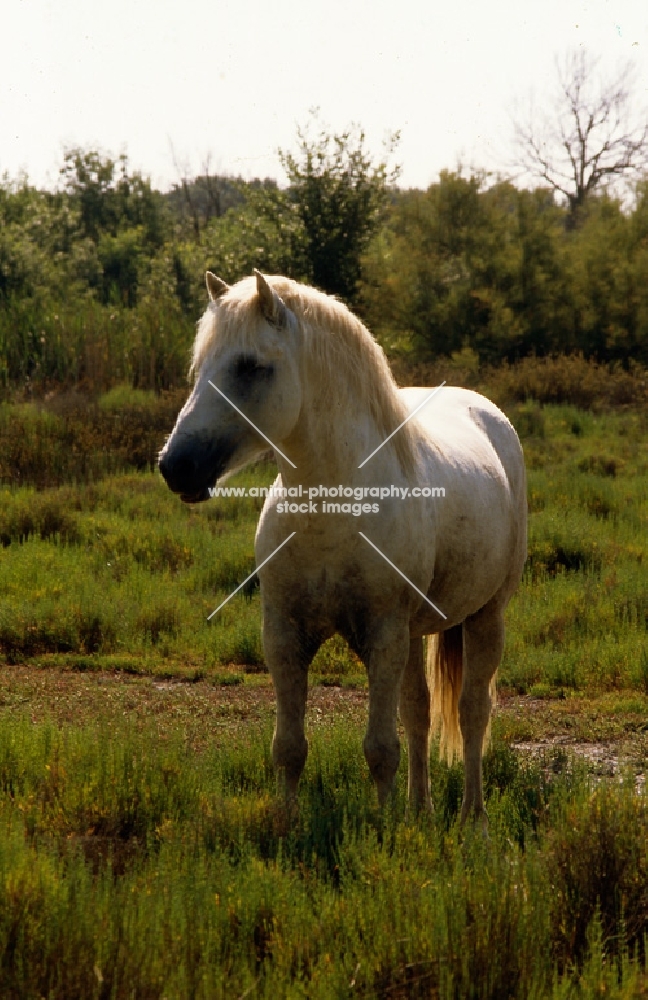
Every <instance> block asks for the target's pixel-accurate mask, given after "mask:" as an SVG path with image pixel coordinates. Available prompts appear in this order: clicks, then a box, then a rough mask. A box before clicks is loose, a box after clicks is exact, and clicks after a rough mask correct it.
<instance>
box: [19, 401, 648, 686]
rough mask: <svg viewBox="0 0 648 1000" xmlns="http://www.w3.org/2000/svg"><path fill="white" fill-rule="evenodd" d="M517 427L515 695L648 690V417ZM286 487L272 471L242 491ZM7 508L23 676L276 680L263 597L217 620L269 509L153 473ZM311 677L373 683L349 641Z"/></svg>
mask: <svg viewBox="0 0 648 1000" xmlns="http://www.w3.org/2000/svg"><path fill="white" fill-rule="evenodd" d="M120 393H121V394H120ZM140 395H142V396H144V395H145V394H140ZM113 397H114V398H113ZM136 397H137V398H139V397H138V394H137V393H135V392H134V391H133V390H128V393H126V392H125V390H124V391H121V390H120V391H115V392H114V393H112V394H109V395H108V396H107V397H104V404H103V405H104V406H106V407H107V408H108V409H109V410H110V409H111V407H112V406H113V403H114V404H115V405H117V404H119V406H122V405H124V406H125V405H126V404H128V403H129V401H130V404H131V405H133V406H134V405H136V403H137V398H136ZM137 405H140V404H137ZM141 405H144V404H143V403H142V404H141ZM510 413H511V417H512V419H513V421H514V422H515V423H516V425H517V426H518V428H519V430H520V433H521V435H522V440H523V444H524V448H525V453H526V459H527V465H528V476H529V509H530V519H529V559H528V563H527V569H526V573H525V579H524V582H523V584H522V586H521V588H520V590H519V592H518V594H517V596H516V597H515V599H514V600H513V602H512V604H511V607H510V609H509V614H508V642H507V648H506V654H505V658H504V662H503V665H502V670H501V673H500V679H501V682H502V683H503V684H504V685H508V686H509V687H511V688H513V689H514V690H517V691H518V692H521V693H524V692H526V691H530V690H532V689H535V688H536V687H537V686H538V685H546V686H548V689H549V691H550V692H554V693H558V692H564V691H566V690H572V691H579V690H590V689H591V690H596V691H600V692H602V691H607V690H615V689H624V688H629V689H634V690H640V691H646V690H648V667H647V666H646V663H647V658H648V648H647V645H646V625H647V623H648V584H647V582H646V561H647V560H648V446H647V445H646V441H647V440H648V437H647V434H646V420H645V415H643V414H640V413H632V412H626V413H616V414H615V413H608V414H605V415H601V414H599V415H595V414H593V413H590V412H585V411H580V410H577V409H575V408H574V407H570V406H546V407H543V408H540V407H539V406H538V405H537V404H534V403H530V404H529V403H526V404H519V405H517V406H514V407H512V408H511V410H510ZM39 419H40V418H39ZM43 419H44V420H46V419H49V417H47V415H45V416H44V417H43ZM43 447H45V446H44V445H43ZM273 476H274V470H273V468H272V467H270V466H268V465H262V466H259V467H257V468H255V469H248V470H246V471H245V472H243V473H241V474H239V476H237V477H236V480H235V481H234V482H235V483H238V484H240V485H251V484H252V483H255V484H258V483H269V482H271V481H272V478H273ZM0 496H1V500H2V504H1V506H0V541H1V542H2V545H3V546H4V549H3V551H2V554H1V559H0V597H1V598H2V603H1V605H0V654H2V655H4V657H5V659H6V660H7V662H9V663H11V662H20V661H22V660H25V659H30V658H34V657H38V658H40V660H41V661H42V662H44V661H43V657H45V658H46V657H48V656H50V657H51V656H56V657H61V656H64V655H68V656H69V658H70V659H69V662H70V664H73V663H74V662H75V660H74V658H75V657H81V658H82V659H83V662H84V663H87V662H88V657H94V660H95V664H96V666H97V667H100V666H102V665H105V664H111V665H112V664H113V663H114V662H117V661H116V660H115V657H120V656H121V657H122V658H123V659H124V662H127V663H128V664H129V669H139V670H142V671H158V672H159V671H162V672H164V673H165V674H169V675H173V674H174V673H176V674H177V675H178V676H192V675H196V672H198V673H201V674H205V672H206V673H209V672H210V671H213V670H214V669H218V668H219V667H220V666H222V665H225V664H228V663H232V664H238V665H243V666H247V667H249V668H250V669H259V668H260V667H262V663H263V652H262V648H261V642H260V609H259V601H258V593H257V592H256V591H255V590H254V587H253V586H251V587H248V588H246V593H245V594H240V595H237V597H235V598H234V599H233V600H232V601H231V602H230V603H229V604H228V605H226V606H225V608H223V610H222V611H221V612H219V614H218V616H217V617H216V618H215V619H214V620H213V621H212V622H207V616H208V615H209V614H210V613H211V611H213V610H214V608H216V607H217V606H218V604H219V603H220V602H221V601H222V600H224V598H225V597H226V596H227V595H228V594H229V593H230V592H231V591H232V590H233V589H234V588H235V587H236V586H237V585H238V584H239V583H240V582H241V581H242V580H243V579H244V578H245V577H246V576H247V575H248V574H249V573H250V572H251V571H252V569H253V566H254V554H253V538H254V531H255V525H256V521H257V519H258V514H259V510H260V508H261V503H262V501H261V500H254V499H244V498H220V499H218V500H213V501H210V502H208V503H207V504H204V505H201V506H200V507H198V508H194V509H189V508H187V507H185V506H183V505H182V504H181V503H180V502H179V501H178V499H177V498H176V497H174V496H173V495H172V494H171V493H170V492H169V491H168V490H167V488H166V486H165V485H164V484H163V482H162V480H161V479H160V477H159V475H158V474H157V473H155V472H140V473H133V472H130V473H123V474H121V475H116V476H111V477H107V478H104V479H100V480H98V481H97V482H91V483H76V484H64V485H60V486H58V487H55V488H50V489H45V490H40V491H36V490H34V489H33V488H32V487H30V486H24V487H19V488H5V489H4V491H3V492H2V494H0ZM108 658H111V659H108ZM77 662H78V661H77ZM313 673H314V674H315V675H316V676H318V677H320V678H321V679H322V680H324V681H325V682H327V683H335V682H343V681H345V679H346V680H349V679H353V678H361V677H362V674H363V669H362V666H361V665H360V664H359V663H358V661H357V660H356V659H355V658H354V657H353V656H352V654H351V653H350V652H349V650H348V649H347V647H346V645H345V644H344V643H342V642H341V640H339V639H335V640H333V641H332V642H331V643H330V644H328V646H327V647H326V648H325V649H323V650H322V651H321V652H320V654H318V658H317V660H316V662H315V664H314V665H313ZM355 682H356V681H355V680H353V683H355Z"/></svg>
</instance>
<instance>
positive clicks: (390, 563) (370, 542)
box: [358, 386, 448, 620]
mask: <svg viewBox="0 0 648 1000" xmlns="http://www.w3.org/2000/svg"><path fill="white" fill-rule="evenodd" d="M439 388H440V386H439ZM358 534H359V535H362V537H363V538H364V540H365V542H369V544H370V545H371V547H372V549H375V550H376V552H377V553H378V555H379V556H382V557H383V559H384V560H385V562H386V563H389V565H390V566H391V568H392V569H395V570H396V572H397V573H398V575H399V576H402V577H403V580H405V581H406V582H407V583H409V585H410V587H413V588H414V590H415V591H416V593H417V594H420V595H421V597H422V598H423V600H424V601H427V602H428V604H429V605H430V607H431V608H434V610H435V611H436V612H437V614H439V615H441V617H442V618H445V619H446V620H447V617H448V616H447V615H444V613H443V611H441V609H440V608H437V606H436V604H432V601H431V600H430V598H429V597H426V596H425V594H424V593H423V591H422V590H419V589H418V587H417V586H416V584H415V583H412V581H411V580H410V578H409V577H408V576H405V574H404V573H403V572H402V571H401V570H400V569H399V568H398V566H394V564H393V562H392V561H391V559H388V558H387V556H386V555H385V553H384V552H381V551H380V549H379V548H378V546H377V545H374V543H373V542H372V541H371V539H370V538H367V536H366V535H363V534H362V532H361V531H359V532H358Z"/></svg>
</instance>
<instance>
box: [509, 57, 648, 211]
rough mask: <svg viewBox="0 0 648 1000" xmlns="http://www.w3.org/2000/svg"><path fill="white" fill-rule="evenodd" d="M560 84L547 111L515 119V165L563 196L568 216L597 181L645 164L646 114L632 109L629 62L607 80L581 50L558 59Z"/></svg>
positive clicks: (627, 174)
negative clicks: (559, 60) (516, 150)
mask: <svg viewBox="0 0 648 1000" xmlns="http://www.w3.org/2000/svg"><path fill="white" fill-rule="evenodd" d="M556 65H557V70H558V80H559V88H558V92H557V96H556V97H555V99H554V104H553V107H552V108H551V110H550V111H547V112H543V113H542V114H541V115H540V116H535V115H534V114H533V110H532V111H531V112H530V113H529V114H528V116H527V118H526V119H525V120H524V121H522V120H520V119H519V118H518V119H517V120H515V121H514V130H515V141H516V146H517V148H518V150H519V156H518V161H517V162H518V165H519V166H520V167H521V168H522V169H523V170H524V171H525V172H526V173H529V174H531V175H532V176H534V177H536V178H539V179H541V180H544V181H546V182H547V184H549V185H550V186H551V187H552V188H553V189H554V191H556V192H558V193H559V194H561V195H563V196H564V197H565V198H566V199H567V203H568V205H569V213H570V219H571V221H572V223H574V222H575V221H576V218H577V215H578V212H579V210H580V209H581V208H582V206H583V205H584V204H585V202H586V200H587V198H588V196H589V195H591V193H592V192H593V191H594V190H595V189H596V188H597V187H599V186H601V185H602V184H605V183H610V182H612V181H613V180H615V179H619V178H629V177H631V176H632V175H633V174H636V173H637V172H638V171H640V170H641V169H642V168H643V169H645V168H646V166H647V164H648V116H647V115H646V112H645V111H644V112H643V115H637V114H636V113H634V111H633V105H632V88H633V84H634V75H635V74H634V67H633V65H632V63H626V64H625V65H624V66H622V67H621V68H620V69H619V70H618V71H617V73H616V75H615V76H614V77H612V78H611V79H609V80H607V81H606V80H604V79H603V78H602V77H601V75H600V73H599V72H598V66H599V60H598V59H596V58H593V57H591V56H589V55H588V54H587V52H585V50H583V49H578V50H576V51H575V52H572V53H570V54H569V55H568V56H567V57H566V58H565V59H564V60H563V61H562V63H560V62H558V61H557V64H556Z"/></svg>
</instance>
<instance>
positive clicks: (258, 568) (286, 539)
mask: <svg viewBox="0 0 648 1000" xmlns="http://www.w3.org/2000/svg"><path fill="white" fill-rule="evenodd" d="M296 534H297V532H296V531H293V533H292V535H288V538H284V540H283V542H282V543H281V545H277V548H276V549H275V550H274V552H271V553H270V555H269V556H268V557H267V558H266V559H264V560H263V562H262V563H261V564H260V565H259V566H257V567H256V569H254V570H253V571H252V572H251V573H250V575H249V576H246V577H245V580H244V581H243V583H239V585H238V587H237V588H236V590H233V591H232V593H231V594H230V595H229V597H226V598H225V600H224V601H223V602H222V604H219V605H218V607H217V608H216V611H220V609H221V608H224V607H225V605H226V604H227V602H228V601H231V599H232V598H233V597H234V594H238V592H239V590H240V589H241V587H244V586H245V584H246V583H247V582H248V580H251V579H252V577H253V576H256V574H257V573H258V572H259V570H260V569H263V567H264V566H265V564H266V563H268V562H270V560H271V559H272V557H273V556H276V554H277V552H278V551H279V549H282V548H283V547H284V545H285V544H286V542H289V541H290V539H291V538H292V536H293V535H296ZM216 611H212V613H211V614H210V615H207V621H209V619H210V618H213V617H214V615H215V614H216Z"/></svg>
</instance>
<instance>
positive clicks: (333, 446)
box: [281, 385, 398, 485]
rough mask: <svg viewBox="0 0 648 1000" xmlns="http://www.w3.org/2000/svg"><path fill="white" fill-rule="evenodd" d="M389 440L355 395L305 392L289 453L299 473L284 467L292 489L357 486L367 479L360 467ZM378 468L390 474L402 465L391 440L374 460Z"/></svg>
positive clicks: (315, 390)
mask: <svg viewBox="0 0 648 1000" xmlns="http://www.w3.org/2000/svg"><path fill="white" fill-rule="evenodd" d="M385 437H386V434H385V432H384V431H383V430H382V429H381V428H380V427H379V426H378V424H377V422H376V420H375V418H374V416H373V415H372V413H371V408H370V407H369V405H368V404H367V403H366V402H365V403H363V401H362V400H361V399H360V398H358V395H357V394H354V393H353V392H340V393H339V394H338V392H336V390H335V389H333V388H328V390H327V389H325V388H323V387H321V386H317V385H311V386H310V387H307V389H306V391H305V392H304V404H303V408H302V413H301V416H300V419H299V421H298V422H297V425H296V427H295V429H294V430H293V432H292V434H291V435H290V438H289V440H288V441H287V442H286V454H287V455H288V456H289V457H290V458H291V460H292V461H293V462H294V464H295V465H296V466H297V469H293V468H292V467H290V466H289V465H287V463H282V466H281V473H282V479H283V481H284V483H285V484H286V485H291V484H292V483H293V482H294V483H295V484H299V483H301V484H303V485H316V484H323V485H325V484H327V483H328V484H332V483H336V484H338V483H341V484H343V485H353V484H354V483H357V482H359V481H360V479H363V480H364V479H365V478H366V474H365V475H362V476H361V474H360V472H359V469H358V466H359V465H360V464H361V463H362V462H363V461H364V460H365V459H366V458H367V457H368V456H369V455H371V453H372V452H373V451H374V450H375V449H377V448H379V446H380V445H381V444H382V443H383V442H384V440H385ZM372 462H373V465H372V470H373V471H374V472H375V473H376V474H377V473H378V470H379V469H380V470H381V473H382V474H383V475H387V474H388V472H389V470H390V468H391V467H392V466H393V467H394V470H396V468H397V467H398V459H397V457H396V454H395V452H394V449H393V444H392V443H391V442H389V443H388V444H386V445H385V446H384V447H383V448H380V452H379V453H378V455H377V456H376V460H375V461H374V460H373V459H372Z"/></svg>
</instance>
